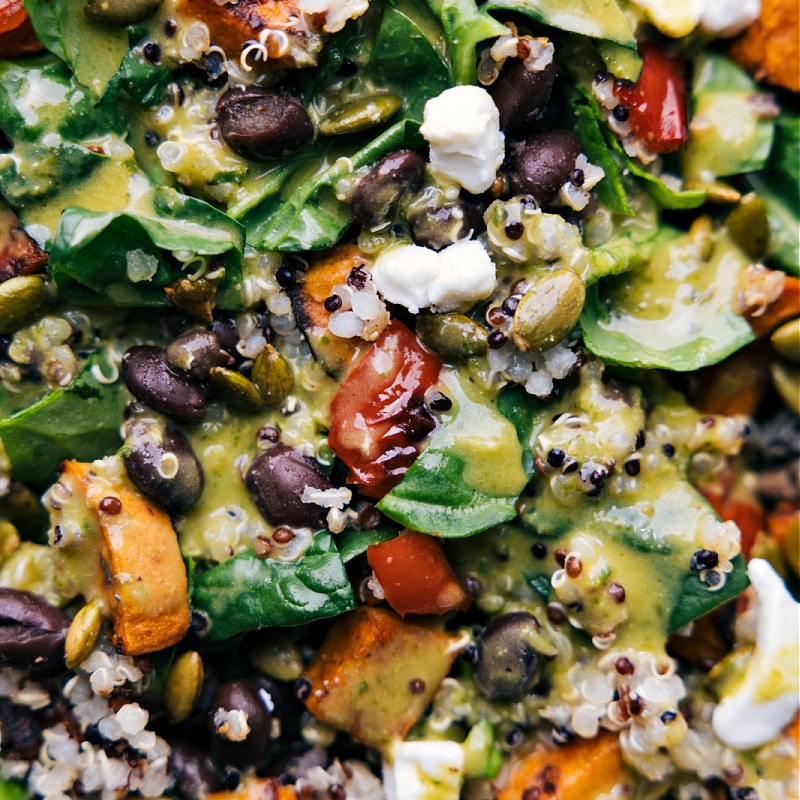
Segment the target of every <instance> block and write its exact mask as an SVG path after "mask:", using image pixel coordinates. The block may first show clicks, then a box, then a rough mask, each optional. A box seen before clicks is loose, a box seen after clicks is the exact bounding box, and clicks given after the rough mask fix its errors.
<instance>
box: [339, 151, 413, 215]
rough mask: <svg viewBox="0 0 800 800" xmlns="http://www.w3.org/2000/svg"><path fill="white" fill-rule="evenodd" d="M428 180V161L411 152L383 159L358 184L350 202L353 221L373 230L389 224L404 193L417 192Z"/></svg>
mask: <svg viewBox="0 0 800 800" xmlns="http://www.w3.org/2000/svg"><path fill="white" fill-rule="evenodd" d="M424 178H425V159H424V158H422V156H420V155H418V154H417V153H415V152H413V151H412V150H398V151H397V152H396V153H389V155H387V156H384V157H383V158H382V159H381V160H380V161H379V162H378V163H377V164H376V165H375V166H374V167H373V168H372V169H371V170H370V171H369V172H368V173H367V174H366V175H365V176H364V177H363V178H361V180H360V181H359V182H358V183H357V184H356V188H355V190H354V191H353V197H352V200H351V205H352V214H353V219H354V220H355V221H356V222H357V223H358V224H359V225H361V226H362V227H363V228H366V229H367V230H370V231H375V230H379V229H380V228H383V227H385V226H386V225H388V224H389V223H390V222H391V221H392V218H393V216H394V213H395V211H396V209H397V204H398V202H399V201H400V198H401V197H402V196H403V194H404V193H405V192H406V191H408V190H411V191H418V190H419V189H420V188H421V186H422V182H423V180H424Z"/></svg>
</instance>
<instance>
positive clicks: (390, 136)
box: [242, 120, 418, 251]
mask: <svg viewBox="0 0 800 800" xmlns="http://www.w3.org/2000/svg"><path fill="white" fill-rule="evenodd" d="M417 127H418V125H417V124H416V123H412V122H410V121H408V120H405V121H402V122H398V123H397V124H396V125H393V126H392V127H391V128H389V129H388V130H387V131H385V132H384V133H383V134H381V135H380V136H378V137H377V138H376V139H374V140H373V141H371V142H369V143H368V144H367V145H366V146H364V147H362V148H361V149H360V150H358V151H357V152H355V153H353V154H352V155H350V156H349V157H346V156H343V157H341V158H338V159H336V160H335V161H334V163H333V164H332V165H331V166H329V167H327V168H326V169H325V170H324V171H323V172H322V173H321V174H319V175H316V176H315V177H313V178H311V179H309V180H307V181H305V182H304V183H302V184H301V185H300V186H299V187H298V188H297V189H296V190H295V191H294V192H292V194H290V195H289V197H287V198H284V197H281V196H272V197H269V198H268V199H266V200H265V201H264V202H262V203H260V204H259V205H258V206H257V207H256V208H254V209H253V210H252V211H250V212H248V213H247V214H245V215H244V217H243V218H242V223H243V224H244V225H245V227H246V228H247V240H248V242H250V243H251V244H253V245H256V246H258V247H265V248H267V249H269V250H290V251H296V250H320V249H323V248H326V247H331V246H332V245H334V244H336V242H337V241H339V239H340V238H341V236H342V235H343V234H344V232H345V231H346V230H347V228H348V227H349V226H350V224H351V222H352V217H351V214H350V207H349V206H348V205H347V204H346V203H343V202H342V201H341V200H338V199H337V197H336V195H335V193H334V185H335V184H336V182H337V181H339V180H341V179H342V178H344V177H346V176H347V175H349V174H351V173H352V172H354V171H355V170H357V169H359V168H360V167H363V166H365V165H367V164H371V163H372V162H374V161H377V160H378V159H379V158H381V156H384V155H386V153H389V152H391V151H392V150H396V149H398V148H400V147H406V146H412V145H413V144H416V140H415V138H414V134H415V131H416V129H417Z"/></svg>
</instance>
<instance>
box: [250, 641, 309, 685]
mask: <svg viewBox="0 0 800 800" xmlns="http://www.w3.org/2000/svg"><path fill="white" fill-rule="evenodd" d="M248 657H249V659H250V662H251V663H252V664H253V666H254V667H256V668H257V669H259V670H261V672H263V673H264V674H265V675H269V677H270V678H275V680H278V681H296V680H297V679H298V678H300V677H301V676H302V674H303V657H302V655H301V654H300V649H299V648H298V646H297V643H296V642H295V641H294V639H293V638H292V637H291V636H290V635H289V634H288V633H286V632H283V631H280V630H274V631H270V633H269V637H268V638H267V637H265V638H264V640H263V641H259V642H258V643H257V644H256V645H254V646H253V648H252V649H251V650H250V651H249V653H248Z"/></svg>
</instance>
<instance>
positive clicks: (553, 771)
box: [494, 732, 626, 800]
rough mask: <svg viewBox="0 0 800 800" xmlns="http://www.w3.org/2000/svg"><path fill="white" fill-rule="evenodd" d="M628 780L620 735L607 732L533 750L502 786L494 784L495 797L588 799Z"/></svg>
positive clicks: (501, 799)
mask: <svg viewBox="0 0 800 800" xmlns="http://www.w3.org/2000/svg"><path fill="white" fill-rule="evenodd" d="M625 781H626V770H625V765H624V764H623V761H622V754H621V753H620V749H619V744H618V742H617V736H616V734H613V733H607V732H604V733H601V734H600V735H599V736H596V737H595V738H594V739H576V740H575V741H573V742H571V743H570V744H568V745H565V746H564V747H559V748H555V749H552V750H546V749H544V748H539V749H537V750H534V751H533V752H532V753H530V754H529V755H528V756H526V757H524V758H522V759H521V760H520V761H517V762H516V763H515V764H514V765H513V766H512V767H511V771H510V773H508V778H507V780H506V781H505V782H504V783H503V785H502V786H501V787H495V789H494V797H495V798H496V800H520V798H521V797H528V796H531V797H537V796H541V797H552V798H554V800H586V798H587V797H596V796H598V795H600V794H602V793H603V792H608V791H610V790H611V789H612V788H613V787H614V786H615V785H617V784H624V783H625ZM536 789H538V794H537V793H536V792H535V791H534V790H536Z"/></svg>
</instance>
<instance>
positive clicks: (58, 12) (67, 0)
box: [25, 0, 128, 99]
mask: <svg viewBox="0 0 800 800" xmlns="http://www.w3.org/2000/svg"><path fill="white" fill-rule="evenodd" d="M85 5H86V3H85V0H25V10H26V11H27V12H28V14H29V16H30V18H31V23H32V24H33V29H34V30H35V31H36V35H37V37H38V39H39V41H40V42H41V43H42V44H43V45H44V46H45V47H46V48H47V49H48V50H49V51H50V52H51V53H52V54H53V55H55V56H56V57H57V58H60V59H61V60H62V61H63V62H64V63H65V64H67V66H69V67H70V69H71V70H72V71H73V72H74V74H75V79H76V81H77V82H78V83H80V84H81V85H83V86H85V87H86V88H87V89H89V90H90V91H91V93H92V95H93V97H94V98H95V99H97V98H99V97H100V96H101V95H102V93H103V91H104V89H105V87H106V84H107V83H108V81H109V80H110V79H111V77H112V76H113V75H114V73H115V72H116V71H117V69H118V68H119V65H120V63H121V61H122V58H123V56H124V55H125V53H126V51H127V49H128V35H127V33H126V31H125V29H124V28H113V27H111V26H109V25H103V24H101V23H99V22H95V21H94V20H92V19H89V17H87V16H86V14H84V13H83V9H84V7H85ZM88 42H91V46H87V43H88Z"/></svg>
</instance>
